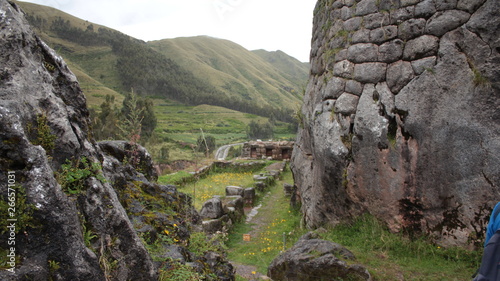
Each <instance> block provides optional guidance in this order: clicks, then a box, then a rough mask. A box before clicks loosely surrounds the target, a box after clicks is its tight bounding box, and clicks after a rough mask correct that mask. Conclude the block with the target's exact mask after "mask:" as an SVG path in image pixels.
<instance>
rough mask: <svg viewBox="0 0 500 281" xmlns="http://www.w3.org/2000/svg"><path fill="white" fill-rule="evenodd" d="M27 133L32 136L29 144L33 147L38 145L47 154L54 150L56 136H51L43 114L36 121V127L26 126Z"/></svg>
mask: <svg viewBox="0 0 500 281" xmlns="http://www.w3.org/2000/svg"><path fill="white" fill-rule="evenodd" d="M28 132H29V134H31V135H34V138H33V140H32V141H31V143H33V144H34V145H40V146H42V147H43V149H45V151H46V152H47V154H50V153H52V150H54V148H55V146H56V145H55V140H56V138H57V136H56V135H54V134H52V132H51V130H50V126H49V124H48V119H47V116H46V115H45V114H39V115H38V116H37V119H36V125H35V126H33V125H32V124H28Z"/></svg>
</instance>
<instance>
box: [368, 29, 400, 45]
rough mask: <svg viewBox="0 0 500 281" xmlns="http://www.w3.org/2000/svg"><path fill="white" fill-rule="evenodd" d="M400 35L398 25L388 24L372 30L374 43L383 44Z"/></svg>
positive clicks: (371, 38) (371, 34) (371, 35)
mask: <svg viewBox="0 0 500 281" xmlns="http://www.w3.org/2000/svg"><path fill="white" fill-rule="evenodd" d="M397 36H398V27H397V26H396V25H388V26H384V27H379V28H376V29H373V30H372V31H370V40H371V41H372V42H373V43H376V44H381V43H383V42H386V41H389V40H392V39H394V38H396V37H397Z"/></svg>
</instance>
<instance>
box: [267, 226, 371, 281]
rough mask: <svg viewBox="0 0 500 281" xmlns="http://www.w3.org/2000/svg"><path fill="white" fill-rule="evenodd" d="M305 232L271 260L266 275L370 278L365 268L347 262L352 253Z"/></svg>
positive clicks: (304, 280) (293, 280) (296, 279)
mask: <svg viewBox="0 0 500 281" xmlns="http://www.w3.org/2000/svg"><path fill="white" fill-rule="evenodd" d="M312 234H313V235H311V233H308V234H306V235H304V236H303V237H301V238H300V239H299V241H298V242H297V243H296V244H295V245H294V246H293V247H292V248H291V249H290V250H288V251H286V252H285V253H283V254H281V255H280V256H279V257H277V258H276V259H274V260H273V261H272V263H271V265H270V266H269V269H268V272H267V275H268V276H269V277H271V279H273V280H290V281H299V280H301V281H309V280H310V281H316V280H344V278H346V279H348V280H359V281H361V280H372V278H371V276H370V273H368V270H366V268H364V267H362V266H360V265H348V264H347V262H346V261H347V260H354V259H355V257H354V255H353V254H352V253H351V252H350V251H349V250H347V249H345V248H344V247H342V246H341V245H339V244H336V243H333V242H329V241H325V240H321V239H314V238H312V237H314V233H312ZM311 236H312V237H311Z"/></svg>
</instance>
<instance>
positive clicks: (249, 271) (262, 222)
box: [231, 185, 283, 280]
mask: <svg viewBox="0 0 500 281" xmlns="http://www.w3.org/2000/svg"><path fill="white" fill-rule="evenodd" d="M272 188H279V186H278V185H277V186H274V187H272ZM280 196H283V194H282V193H280V192H274V193H271V192H268V193H267V194H266V195H265V196H264V198H263V199H262V203H261V205H259V206H256V207H254V208H252V209H249V210H248V213H247V214H246V215H247V216H248V214H249V213H250V212H251V211H252V210H254V212H255V211H256V212H257V214H255V215H254V216H253V217H251V218H250V219H247V222H246V223H247V224H249V225H251V227H252V230H251V231H250V232H249V233H248V234H250V236H251V237H258V235H259V234H260V233H262V232H263V231H264V230H265V229H266V228H267V226H268V225H269V224H270V223H272V216H268V215H266V214H267V213H268V212H269V211H270V209H271V207H270V205H271V204H272V202H274V201H275V200H278V198H280ZM231 263H232V264H233V266H234V267H235V269H236V274H238V275H240V276H241V277H243V278H245V279H247V280H271V279H269V278H268V277H267V275H266V274H267V273H265V272H264V273H262V272H257V267H255V266H250V265H244V264H239V263H236V262H231Z"/></svg>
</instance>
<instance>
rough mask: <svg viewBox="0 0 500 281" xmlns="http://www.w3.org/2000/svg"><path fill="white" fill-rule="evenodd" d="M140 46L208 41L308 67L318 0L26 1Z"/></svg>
mask: <svg viewBox="0 0 500 281" xmlns="http://www.w3.org/2000/svg"><path fill="white" fill-rule="evenodd" d="M24 1H26V2H32V3H37V4H42V5H47V6H51V7H54V8H57V9H59V10H62V11H65V12H67V13H69V14H71V15H74V16H77V17H79V18H81V19H84V20H88V21H90V22H93V23H98V24H101V25H105V26H107V27H110V28H113V29H116V30H119V31H121V32H123V33H125V34H128V35H130V36H133V37H135V38H138V39H142V40H144V41H151V40H160V39H165V38H175V37H190V36H197V35H208V36H212V37H217V38H222V39H228V40H231V41H233V42H235V43H238V44H240V45H242V46H243V47H245V48H247V49H249V50H255V49H265V50H268V51H276V50H282V51H284V52H285V53H287V54H289V55H291V56H293V57H295V58H297V59H298V60H300V61H303V62H307V61H309V50H310V47H311V34H312V18H313V10H314V6H315V4H316V0H24Z"/></svg>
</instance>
